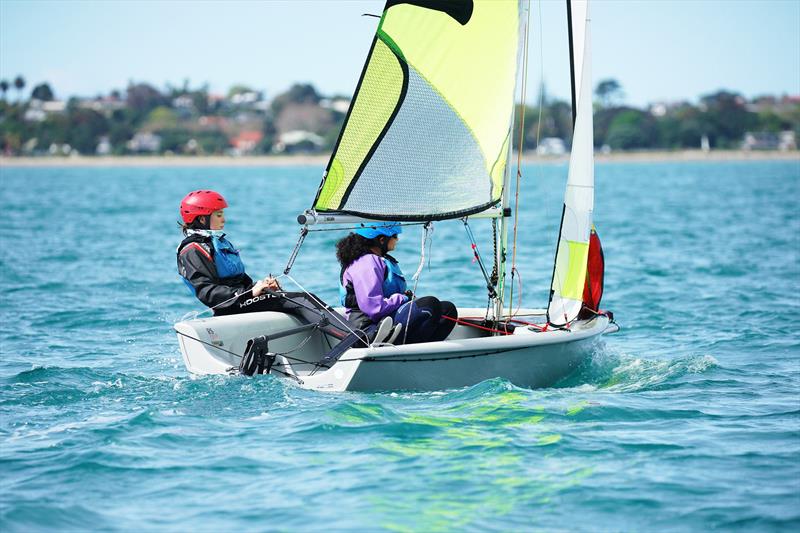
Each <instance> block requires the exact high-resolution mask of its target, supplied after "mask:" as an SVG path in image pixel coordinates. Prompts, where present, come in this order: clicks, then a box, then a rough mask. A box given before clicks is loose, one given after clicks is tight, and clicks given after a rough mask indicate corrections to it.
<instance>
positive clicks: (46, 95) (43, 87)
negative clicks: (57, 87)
mask: <svg viewBox="0 0 800 533" xmlns="http://www.w3.org/2000/svg"><path fill="white" fill-rule="evenodd" d="M31 98H34V99H36V100H41V101H43V102H49V101H51V100H53V99H54V98H53V90H52V89H50V85H48V84H47V83H40V84H39V85H37V86H36V87H34V88H33V92H31Z"/></svg>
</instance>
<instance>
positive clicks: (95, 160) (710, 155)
mask: <svg viewBox="0 0 800 533" xmlns="http://www.w3.org/2000/svg"><path fill="white" fill-rule="evenodd" d="M329 158H330V154H297V155H249V156H225V155H212V156H183V155H140V156H137V155H129V156H80V155H78V156H76V155H72V156H63V157H55V156H54V157H7V156H0V168H12V167H198V166H199V167H281V166H323V167H324V166H325V165H327V164H328V160H329ZM770 160H775V161H797V162H799V163H800V150H789V151H784V152H780V151H752V150H711V151H708V152H705V151H703V150H672V151H668V150H645V151H629V152H611V153H606V154H604V153H597V154H595V161H596V162H598V163H627V162H636V163H658V162H702V161H770ZM513 161H516V155H514V157H513ZM522 161H523V163H526V164H536V163H539V164H548V163H566V162H567V161H569V156H568V155H561V156H551V155H537V154H536V153H535V152H526V153H525V154H523V157H522Z"/></svg>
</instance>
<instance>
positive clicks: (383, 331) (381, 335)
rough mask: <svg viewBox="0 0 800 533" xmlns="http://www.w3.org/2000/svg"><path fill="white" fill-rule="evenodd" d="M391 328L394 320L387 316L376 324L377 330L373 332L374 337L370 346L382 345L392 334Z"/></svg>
mask: <svg viewBox="0 0 800 533" xmlns="http://www.w3.org/2000/svg"><path fill="white" fill-rule="evenodd" d="M392 326H394V320H392V317H390V316H387V317H386V318H384V319H383V320H381V321H380V322H379V323H378V329H377V331H376V332H375V336H374V337H373V338H372V344H382V343H383V342H384V341H386V338H387V337H388V336H389V335H390V334H391V333H392Z"/></svg>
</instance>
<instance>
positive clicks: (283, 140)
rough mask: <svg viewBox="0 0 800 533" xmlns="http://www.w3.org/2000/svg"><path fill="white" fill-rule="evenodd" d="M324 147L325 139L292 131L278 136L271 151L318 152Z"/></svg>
mask: <svg viewBox="0 0 800 533" xmlns="http://www.w3.org/2000/svg"><path fill="white" fill-rule="evenodd" d="M323 146H325V139H323V138H322V137H320V136H319V135H317V134H316V133H312V132H310V131H305V130H293V131H287V132H285V133H281V134H280V135H278V138H277V140H276V141H275V145H274V146H273V148H272V151H273V152H275V153H276V154H280V153H287V154H292V153H297V152H319V151H321V150H322V148H323Z"/></svg>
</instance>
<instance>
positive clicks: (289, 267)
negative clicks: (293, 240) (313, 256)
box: [283, 226, 308, 274]
mask: <svg viewBox="0 0 800 533" xmlns="http://www.w3.org/2000/svg"><path fill="white" fill-rule="evenodd" d="M306 235H308V226H303V227H302V228H300V238H298V239H297V244H295V245H294V250H292V253H291V255H290V256H289V261H288V262H287V263H286V268H284V269H283V273H284V274H288V273H289V272H290V271H291V270H292V267H293V266H294V261H295V259H297V254H298V253H300V247H301V246H302V245H303V241H305V240H306Z"/></svg>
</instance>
